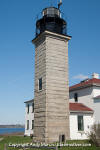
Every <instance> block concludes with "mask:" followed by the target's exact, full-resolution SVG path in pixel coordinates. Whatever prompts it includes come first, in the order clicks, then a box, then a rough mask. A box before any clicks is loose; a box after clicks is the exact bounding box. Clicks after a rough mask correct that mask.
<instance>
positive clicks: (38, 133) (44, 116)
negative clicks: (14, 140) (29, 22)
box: [34, 31, 70, 143]
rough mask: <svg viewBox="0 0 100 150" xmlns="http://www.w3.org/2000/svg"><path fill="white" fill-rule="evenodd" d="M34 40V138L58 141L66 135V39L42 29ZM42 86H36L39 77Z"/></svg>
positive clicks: (67, 112)
mask: <svg viewBox="0 0 100 150" xmlns="http://www.w3.org/2000/svg"><path fill="white" fill-rule="evenodd" d="M34 43H35V48H36V49H35V92H34V95H35V97H34V107H35V111H34V140H36V141H39V142H45V143H50V142H56V141H59V136H60V135H63V134H64V135H65V137H66V139H68V138H69V137H70V135H69V101H68V100H69V87H68V39H67V37H66V36H61V35H59V34H55V33H52V32H47V31H46V32H44V33H42V34H41V35H40V37H37V39H35V41H34ZM41 77H42V79H43V89H42V90H41V91H39V90H38V79H39V78H41Z"/></svg>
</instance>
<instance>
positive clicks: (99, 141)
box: [89, 124, 100, 146]
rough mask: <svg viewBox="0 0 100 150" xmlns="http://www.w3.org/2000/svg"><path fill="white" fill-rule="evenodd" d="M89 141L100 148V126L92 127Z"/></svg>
mask: <svg viewBox="0 0 100 150" xmlns="http://www.w3.org/2000/svg"><path fill="white" fill-rule="evenodd" d="M89 139H90V141H91V142H92V143H93V144H95V145H96V146H100V124H94V125H93V126H92V128H91V131H90V133H89Z"/></svg>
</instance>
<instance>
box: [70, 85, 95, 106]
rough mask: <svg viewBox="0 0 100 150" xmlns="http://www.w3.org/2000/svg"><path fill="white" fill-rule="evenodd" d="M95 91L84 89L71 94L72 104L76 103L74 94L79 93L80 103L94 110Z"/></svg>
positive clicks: (90, 88)
mask: <svg viewBox="0 0 100 150" xmlns="http://www.w3.org/2000/svg"><path fill="white" fill-rule="evenodd" d="M92 91H93V89H92V87H87V88H84V89H79V90H74V91H71V92H70V93H69V100H70V102H75V100H74V94H75V93H78V102H79V103H83V104H85V105H86V106H88V107H90V108H93V93H92Z"/></svg>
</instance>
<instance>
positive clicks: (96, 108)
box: [94, 99, 100, 123]
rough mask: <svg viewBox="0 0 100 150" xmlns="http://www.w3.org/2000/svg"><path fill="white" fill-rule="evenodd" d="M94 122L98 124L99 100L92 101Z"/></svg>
mask: <svg viewBox="0 0 100 150" xmlns="http://www.w3.org/2000/svg"><path fill="white" fill-rule="evenodd" d="M94 115H95V122H96V123H100V99H94Z"/></svg>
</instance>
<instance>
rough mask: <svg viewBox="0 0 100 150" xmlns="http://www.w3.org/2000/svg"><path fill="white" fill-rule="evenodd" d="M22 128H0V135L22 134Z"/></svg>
mask: <svg viewBox="0 0 100 150" xmlns="http://www.w3.org/2000/svg"><path fill="white" fill-rule="evenodd" d="M24 131H25V129H24V128H0V134H5V133H19V132H24Z"/></svg>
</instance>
